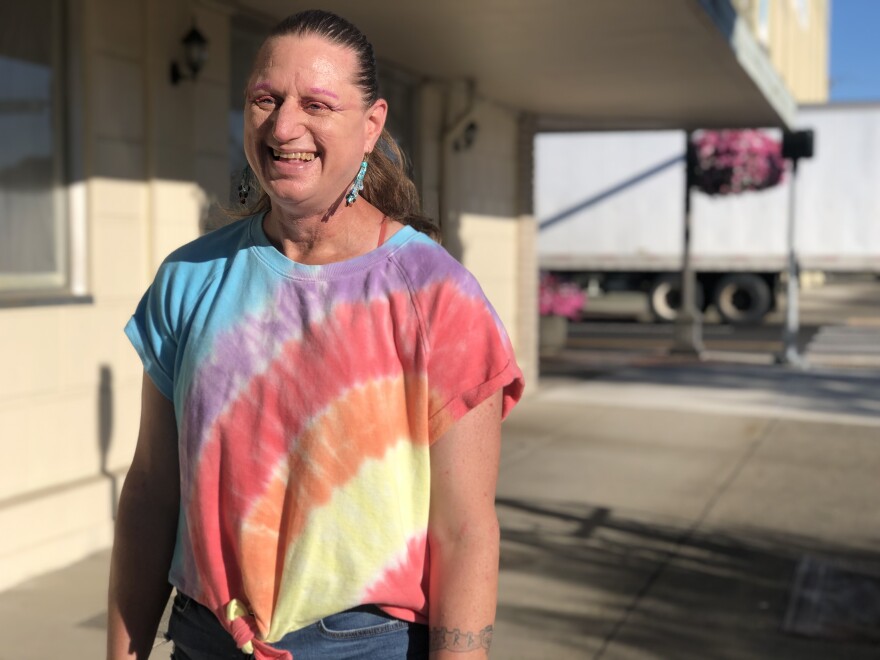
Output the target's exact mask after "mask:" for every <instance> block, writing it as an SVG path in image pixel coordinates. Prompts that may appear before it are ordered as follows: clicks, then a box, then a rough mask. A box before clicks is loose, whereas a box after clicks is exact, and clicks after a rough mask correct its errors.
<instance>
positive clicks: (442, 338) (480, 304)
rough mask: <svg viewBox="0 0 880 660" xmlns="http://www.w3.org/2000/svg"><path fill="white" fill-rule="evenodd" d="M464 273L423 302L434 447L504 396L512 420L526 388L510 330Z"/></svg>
mask: <svg viewBox="0 0 880 660" xmlns="http://www.w3.org/2000/svg"><path fill="white" fill-rule="evenodd" d="M462 271H463V273H462V274H460V275H459V276H457V277H455V278H448V279H446V280H445V281H443V282H442V283H439V284H436V285H435V286H433V287H430V288H429V291H428V292H426V294H425V295H424V296H422V304H421V308H422V309H421V311H422V315H423V317H424V318H423V321H424V324H425V334H426V344H427V357H426V363H427V379H428V389H429V392H430V400H429V404H428V405H429V410H428V414H429V434H430V441H431V442H434V441H435V440H436V439H437V438H439V437H440V436H441V435H443V433H444V432H445V431H446V430H448V429H449V427H450V426H451V425H452V424H453V423H454V422H456V421H457V420H458V419H460V418H461V417H462V416H464V414H465V413H467V412H468V411H469V410H471V409H473V408H475V407H476V406H478V405H479V404H480V403H482V402H483V401H485V400H486V399H487V398H488V397H489V396H490V395H492V394H494V393H495V392H497V391H498V390H502V391H503V407H502V419H503V418H504V417H507V415H508V414H509V413H510V411H511V410H512V409H513V407H514V406H515V405H516V403H517V401H519V399H520V397H521V396H522V392H523V387H524V381H523V376H522V372H521V371H520V368H519V366H518V365H517V363H516V359H515V357H514V353H513V348H512V346H511V343H510V340H509V338H508V335H507V332H506V331H505V329H504V326H503V325H502V324H501V321H500V320H499V318H498V315H497V314H496V312H495V310H494V309H493V308H492V305H491V304H490V303H489V301H488V300H487V299H486V297H485V295H484V294H483V292H482V290H481V289H480V287H479V285H478V284H477V282H476V280H475V279H474V278H473V276H472V275H471V274H470V273H468V272H467V271H465V270H464V269H462Z"/></svg>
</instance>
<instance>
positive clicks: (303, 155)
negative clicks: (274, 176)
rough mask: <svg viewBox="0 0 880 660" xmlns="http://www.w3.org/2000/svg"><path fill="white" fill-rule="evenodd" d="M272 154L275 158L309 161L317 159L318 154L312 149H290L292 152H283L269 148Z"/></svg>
mask: <svg viewBox="0 0 880 660" xmlns="http://www.w3.org/2000/svg"><path fill="white" fill-rule="evenodd" d="M269 151H270V153H271V154H272V159H273V160H276V161H278V160H298V161H302V162H308V161H311V160H315V158H317V156H318V154H316V153H314V152H311V151H290V152H282V151H277V150H276V149H272V148H270V149H269Z"/></svg>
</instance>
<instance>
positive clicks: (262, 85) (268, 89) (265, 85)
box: [251, 82, 272, 92]
mask: <svg viewBox="0 0 880 660" xmlns="http://www.w3.org/2000/svg"><path fill="white" fill-rule="evenodd" d="M260 90H263V91H265V92H271V91H272V86H271V85H270V84H269V83H267V82H261V83H257V84H256V85H254V86H253V87H251V91H252V92H258V91H260Z"/></svg>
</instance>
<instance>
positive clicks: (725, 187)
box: [689, 130, 785, 195]
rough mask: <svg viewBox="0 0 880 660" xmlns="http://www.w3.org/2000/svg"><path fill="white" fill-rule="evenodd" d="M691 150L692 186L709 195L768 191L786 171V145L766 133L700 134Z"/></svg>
mask: <svg viewBox="0 0 880 660" xmlns="http://www.w3.org/2000/svg"><path fill="white" fill-rule="evenodd" d="M689 151H690V153H689V159H690V161H691V163H690V174H691V185H693V186H694V187H696V188H697V189H698V190H700V191H702V192H704V193H706V194H707V195H735V194H738V193H741V192H745V191H747V190H764V189H765V188H770V187H772V186H775V185H776V184H778V183H779V182H780V181H782V175H783V173H784V171H785V163H784V161H783V159H782V144H781V143H780V142H779V141H778V140H774V139H773V138H771V137H770V136H769V135H767V134H766V133H763V132H762V131H757V130H725V131H700V132H699V133H697V134H696V135H695V136H694V138H693V141H692V144H691V145H690V150H689Z"/></svg>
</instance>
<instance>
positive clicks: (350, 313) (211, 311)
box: [126, 216, 523, 647]
mask: <svg viewBox="0 0 880 660" xmlns="http://www.w3.org/2000/svg"><path fill="white" fill-rule="evenodd" d="M126 333H127V335H128V337H129V339H130V340H131V342H132V343H133V344H134V347H135V348H136V350H137V352H138V354H139V355H140V358H141V360H142V361H143V363H144V367H145V369H146V371H147V373H148V374H149V376H150V377H151V379H152V381H153V382H154V383H155V385H156V386H157V388H158V389H159V390H160V391H161V392H162V393H163V394H164V395H165V396H167V397H168V398H169V399H171V400H172V401H173V402H174V409H175V412H176V415H177V426H178V431H179V454H180V479H181V511H180V520H179V526H178V533H177V544H176V547H175V550H174V559H173V562H172V567H171V572H170V576H169V579H170V582H171V583H172V584H173V585H174V586H175V587H177V588H178V589H179V590H180V591H182V592H184V593H186V594H188V595H190V596H191V597H193V598H195V600H197V601H198V602H201V603H202V604H204V605H206V606H208V607H209V608H211V609H212V610H214V611H215V612H216V613H217V614H218V616H219V617H220V618H221V619H222V618H224V614H223V613H224V612H225V610H226V606H227V605H228V603H229V602H230V601H231V600H233V599H237V600H238V601H239V602H241V603H243V604H244V605H245V606H246V607H247V608H248V609H249V610H250V612H251V613H252V615H253V618H252V619H250V620H249V622H248V626H249V627H250V629H251V632H250V633H246V632H245V633H242V632H241V630H236V631H233V634H234V635H235V637H236V639H237V640H239V641H240V639H239V638H242V636H244V637H249V636H253V635H254V634H256V637H257V639H258V640H264V641H268V642H273V641H277V640H279V639H280V638H281V637H283V636H284V635H285V634H286V633H288V632H291V631H294V630H298V629H300V628H302V627H304V626H307V625H309V624H311V623H313V622H315V621H317V620H319V619H321V618H323V617H325V616H327V615H329V614H332V613H335V612H339V611H342V610H345V609H348V608H351V607H354V606H357V605H360V604H367V603H372V604H376V605H379V606H380V607H382V608H383V609H384V610H385V611H386V612H387V613H389V614H391V615H394V616H397V617H400V618H402V619H406V620H409V621H424V620H425V618H426V613H427V598H426V587H427V576H428V558H427V554H426V531H427V524H428V504H429V489H430V453H429V447H430V445H431V444H432V443H433V442H434V441H435V440H437V439H438V438H439V437H440V436H441V435H442V434H443V433H444V431H446V430H447V429H448V428H449V427H450V425H451V424H452V423H453V422H455V421H456V420H457V419H458V418H460V417H461V416H462V415H463V414H464V413H466V412H467V411H468V410H470V409H471V408H473V407H474V406H476V405H477V404H479V403H480V402H481V401H483V400H485V399H486V398H487V397H488V396H489V395H490V394H492V393H494V392H497V391H498V390H500V389H503V393H504V396H503V415H505V416H506V415H507V413H508V412H509V411H510V409H511V408H512V407H513V405H514V404H515V403H516V401H517V400H518V399H519V397H520V395H521V393H522V387H523V381H522V374H521V373H520V370H519V368H518V367H517V365H516V362H515V360H514V357H513V351H512V350H511V346H510V342H509V340H508V338H507V334H506V333H505V331H504V328H503V327H502V325H501V323H500V321H499V320H498V317H497V316H496V314H495V312H494V311H493V309H492V307H491V306H490V305H489V303H488V301H487V300H486V298H485V296H484V295H483V293H482V291H481V290H480V287H479V285H478V284H477V282H476V280H475V279H474V278H473V276H472V275H471V274H470V273H468V272H467V271H466V270H465V269H464V268H463V267H462V266H461V265H460V264H458V263H457V262H456V261H455V260H454V259H452V257H450V256H449V255H448V254H447V252H446V251H445V250H444V249H443V248H442V247H440V246H439V245H437V244H436V243H434V242H433V241H432V240H430V239H429V238H428V237H426V236H424V235H423V234H420V233H418V232H416V231H414V230H413V229H411V228H409V227H406V228H404V229H402V230H401V231H399V232H398V233H396V234H395V235H393V236H392V237H391V238H389V239H388V241H387V242H386V243H385V244H384V245H382V246H381V247H379V248H377V249H375V250H373V251H371V252H369V253H367V254H365V255H362V256H360V257H356V258H354V259H350V260H347V261H343V262H339V263H332V264H327V265H321V266H309V265H303V264H298V263H295V262H293V261H291V260H289V259H287V258H286V257H285V256H284V255H283V254H281V253H280V252H279V251H278V250H276V249H275V248H274V247H273V246H272V245H271V244H270V243H269V240H268V239H267V237H266V235H265V233H264V232H263V229H262V216H254V217H251V218H247V219H245V220H241V221H239V222H236V223H234V224H232V225H229V226H227V227H224V228H222V229H218V230H216V231H214V232H212V233H210V234H208V235H206V236H203V237H201V238H199V239H197V240H195V241H193V242H192V243H190V244H188V245H185V246H184V247H182V248H180V249H178V250H177V251H175V252H174V253H172V254H171V255H170V256H169V257H168V258H167V259H166V260H165V262H164V263H163V264H162V266H161V267H160V268H159V271H158V273H157V275H156V279H155V281H154V283H153V284H152V286H151V287H150V288H149V289H148V291H147V292H146V294H145V295H144V297H143V299H142V300H141V302H140V304H139V305H138V308H137V311H136V312H135V314H134V316H133V317H132V319H131V320H130V321H129V323H128V325H127V326H126ZM259 646H261V647H262V646H263V644H260V645H259Z"/></svg>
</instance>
